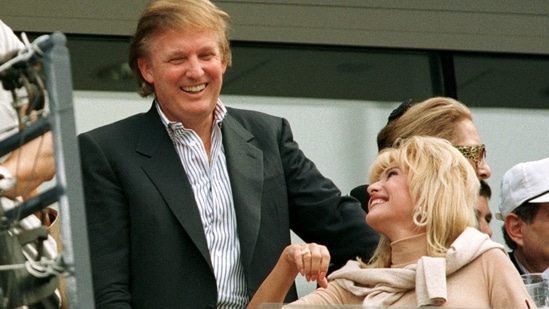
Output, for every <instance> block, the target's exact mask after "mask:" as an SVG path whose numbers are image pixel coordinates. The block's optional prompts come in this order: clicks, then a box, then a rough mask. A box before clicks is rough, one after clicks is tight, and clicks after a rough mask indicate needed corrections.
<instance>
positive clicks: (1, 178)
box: [0, 165, 15, 192]
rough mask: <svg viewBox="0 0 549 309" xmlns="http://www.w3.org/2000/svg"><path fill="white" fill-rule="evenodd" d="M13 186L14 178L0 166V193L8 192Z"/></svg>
mask: <svg viewBox="0 0 549 309" xmlns="http://www.w3.org/2000/svg"><path fill="white" fill-rule="evenodd" d="M13 186H15V178H14V177H13V176H12V175H11V173H10V171H8V169H7V168H5V167H3V166H2V165H0V192H3V191H6V190H9V189H11V188H13Z"/></svg>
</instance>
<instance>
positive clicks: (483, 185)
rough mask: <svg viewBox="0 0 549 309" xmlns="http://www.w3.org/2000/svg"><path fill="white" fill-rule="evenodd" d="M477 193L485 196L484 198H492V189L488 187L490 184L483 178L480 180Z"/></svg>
mask: <svg viewBox="0 0 549 309" xmlns="http://www.w3.org/2000/svg"><path fill="white" fill-rule="evenodd" d="M479 195H480V196H484V197H486V199H491V198H492V189H490V185H489V184H488V183H487V182H486V181H485V180H483V179H481V180H480V191H479Z"/></svg>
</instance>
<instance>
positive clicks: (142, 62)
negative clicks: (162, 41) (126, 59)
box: [137, 58, 154, 84]
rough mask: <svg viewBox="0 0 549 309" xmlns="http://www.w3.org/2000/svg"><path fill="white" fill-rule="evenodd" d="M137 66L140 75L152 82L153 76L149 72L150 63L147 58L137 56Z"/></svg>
mask: <svg viewBox="0 0 549 309" xmlns="http://www.w3.org/2000/svg"><path fill="white" fill-rule="evenodd" d="M137 68H138V69H139V71H140V72H141V76H143V78H144V79H145V80H146V81H147V82H148V83H150V84H152V83H153V82H154V77H153V75H152V73H151V71H152V70H151V69H152V68H151V64H150V62H149V60H147V59H145V58H138V59H137Z"/></svg>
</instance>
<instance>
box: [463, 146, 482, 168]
mask: <svg viewBox="0 0 549 309" xmlns="http://www.w3.org/2000/svg"><path fill="white" fill-rule="evenodd" d="M455 147H456V148H457V150H459V152H461V154H462V155H463V156H464V157H465V158H467V159H470V160H473V161H474V162H475V166H476V168H478V167H479V165H480V164H482V162H484V158H486V145H484V144H482V145H478V146H455Z"/></svg>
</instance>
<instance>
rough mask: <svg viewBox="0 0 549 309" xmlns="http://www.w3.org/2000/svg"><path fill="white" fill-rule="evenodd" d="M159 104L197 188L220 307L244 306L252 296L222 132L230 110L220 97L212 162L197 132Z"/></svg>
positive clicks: (214, 130)
mask: <svg viewBox="0 0 549 309" xmlns="http://www.w3.org/2000/svg"><path fill="white" fill-rule="evenodd" d="M156 107H157V110H158V113H159V114H160V117H161V118H162V122H163V123H164V125H166V128H167V130H168V134H169V135H170V138H171V139H172V141H173V143H174V146H175V149H176V151H177V154H178V155H179V158H180V159H181V163H182V164H183V167H184V169H185V172H186V173H187V177H188V179H189V182H190V183H191V186H192V188H193V192H194V197H195V199H196V204H197V205H198V210H199V212H200V218H201V220H202V226H203V228H204V234H205V235H206V240H207V242H208V249H209V251H210V258H211V262H212V265H213V268H214V274H215V278H216V281H217V291H218V292H217V297H218V298H217V308H220V309H222V308H244V307H245V306H246V304H247V303H248V296H247V293H246V281H245V278H244V269H243V267H242V263H241V260H240V242H239V240H238V233H237V223H236V213H235V210H234V203H233V198H232V190H231V183H230V180H229V174H228V172H227V164H226V160H225V152H224V149H223V143H222V135H221V124H222V121H223V118H224V117H225V114H226V113H227V110H226V109H225V106H223V103H221V101H220V100H218V101H217V106H216V108H215V115H214V123H213V126H212V137H211V149H210V160H209V161H208V155H207V153H206V149H205V148H204V144H203V143H202V140H201V139H200V138H199V137H198V135H197V134H196V132H194V131H193V130H190V129H185V128H184V127H183V124H181V123H180V122H170V121H169V120H168V119H167V118H166V116H165V114H164V113H163V112H162V110H161V108H160V106H159V104H158V102H157V104H156ZM182 203H184V201H182ZM191 267H192V266H191ZM183 301H184V300H183Z"/></svg>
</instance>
